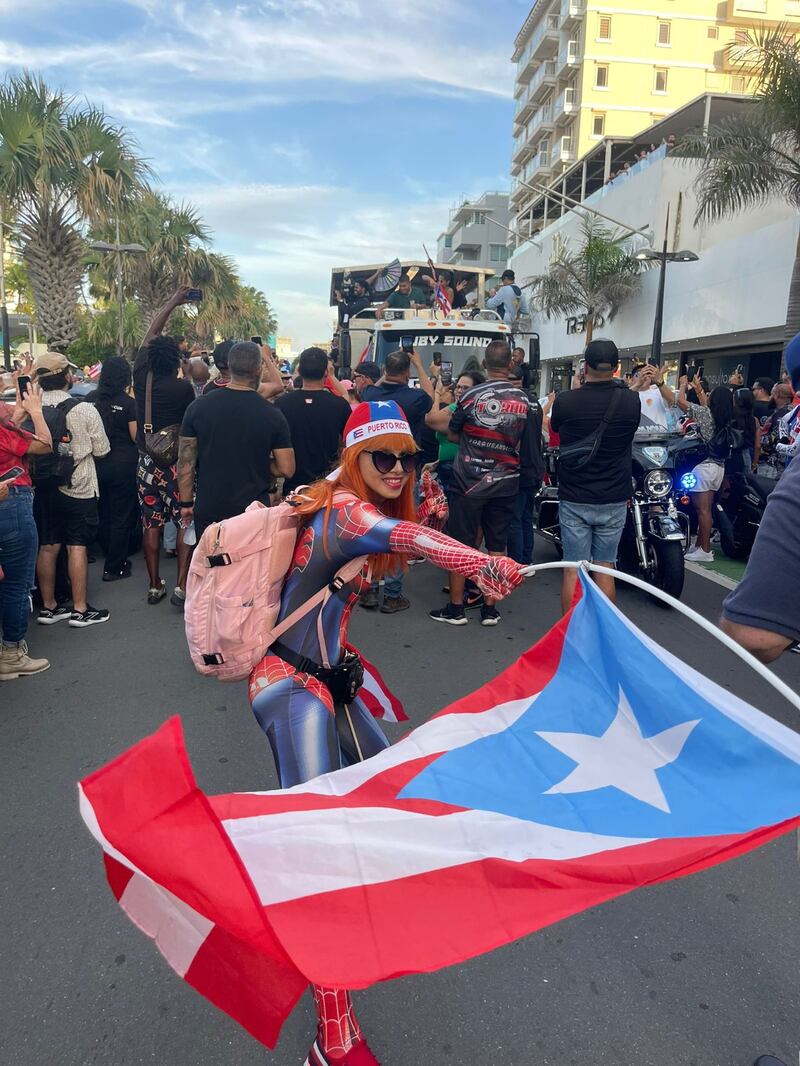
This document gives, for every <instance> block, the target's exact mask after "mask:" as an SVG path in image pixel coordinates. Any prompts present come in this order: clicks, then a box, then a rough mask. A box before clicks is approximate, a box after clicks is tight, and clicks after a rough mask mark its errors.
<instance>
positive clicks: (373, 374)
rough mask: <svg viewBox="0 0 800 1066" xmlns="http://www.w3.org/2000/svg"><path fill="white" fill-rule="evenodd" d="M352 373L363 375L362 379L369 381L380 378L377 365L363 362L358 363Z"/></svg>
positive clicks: (379, 369) (379, 370)
mask: <svg viewBox="0 0 800 1066" xmlns="http://www.w3.org/2000/svg"><path fill="white" fill-rule="evenodd" d="M353 373H354V374H363V375H364V377H365V378H369V379H370V381H377V380H378V379H379V378H380V376H381V368H380V367H379V366H378V364H377V363H370V362H364V363H359V364H358V366H357V367H356V368H355V370H354V371H353Z"/></svg>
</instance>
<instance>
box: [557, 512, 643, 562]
mask: <svg viewBox="0 0 800 1066" xmlns="http://www.w3.org/2000/svg"><path fill="white" fill-rule="evenodd" d="M558 513H559V520H560V523H561V544H562V547H563V549H564V558H565V559H566V560H567V561H568V562H570V563H573V562H574V563H577V562H582V561H583V560H584V559H586V560H588V561H589V562H596V563H599V562H605V563H613V562H616V559H617V549H618V548H619V540H620V537H621V536H622V530H623V528H624V526H625V518H626V516H627V514H628V505H627V503H570V502H569V501H567V500H562V501H561V503H560V504H559V508H558Z"/></svg>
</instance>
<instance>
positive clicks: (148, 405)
mask: <svg viewBox="0 0 800 1066" xmlns="http://www.w3.org/2000/svg"><path fill="white" fill-rule="evenodd" d="M142 429H143V430H144V432H145V433H152V432H153V371H152V370H148V371H147V382H146V384H145V388H144V425H143V426H142Z"/></svg>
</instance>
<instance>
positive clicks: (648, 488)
mask: <svg viewBox="0 0 800 1066" xmlns="http://www.w3.org/2000/svg"><path fill="white" fill-rule="evenodd" d="M644 491H645V492H646V493H647V495H648V496H655V498H656V499H657V500H660V499H661V498H662V497H663V496H669V494H670V492H671V491H672V478H671V476H670V475H669V474H668V473H667V472H666V470H649V471H648V472H647V473H646V474H645V476H644Z"/></svg>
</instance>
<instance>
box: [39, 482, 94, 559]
mask: <svg viewBox="0 0 800 1066" xmlns="http://www.w3.org/2000/svg"><path fill="white" fill-rule="evenodd" d="M33 513H34V518H35V519H36V527H37V529H38V531H39V543H40V544H67V545H69V546H73V547H74V546H76V545H80V546H82V547H85V548H88V547H89V545H90V544H94V542H95V540H96V539H97V528H98V524H99V522H98V511H97V499H96V497H94V496H93V497H92V498H91V499H89V500H78V499H76V498H75V497H74V496H67V495H65V493H63V492H62V491H61V490H60V489H59V488H46V489H42V488H37V489H36V493H35V495H34V501H33Z"/></svg>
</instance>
